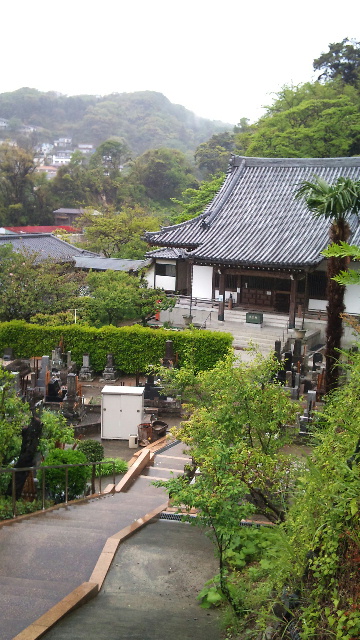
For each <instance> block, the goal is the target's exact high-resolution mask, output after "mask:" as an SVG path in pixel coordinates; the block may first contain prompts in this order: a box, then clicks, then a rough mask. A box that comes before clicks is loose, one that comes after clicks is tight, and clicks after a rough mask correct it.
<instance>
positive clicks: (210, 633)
mask: <svg viewBox="0 0 360 640" xmlns="http://www.w3.org/2000/svg"><path fill="white" fill-rule="evenodd" d="M217 571H218V566H217V561H216V558H215V556H214V550H213V546H212V544H211V542H210V540H208V539H207V538H206V536H205V535H204V533H203V532H201V531H200V530H199V529H197V528H195V527H193V526H191V525H189V524H184V523H180V522H169V521H164V520H157V521H152V523H151V524H148V525H146V527H144V528H143V529H141V530H139V531H138V532H136V533H135V534H134V535H133V536H132V537H131V538H129V539H128V540H126V541H125V542H124V543H123V544H121V545H120V547H119V550H118V552H117V554H116V556H115V559H114V561H113V564H112V566H111V569H110V572H109V573H108V576H107V578H106V580H105V583H104V585H103V589H102V591H101V592H100V593H99V595H98V596H97V597H96V598H95V599H93V600H91V601H90V602H88V603H87V604H85V605H84V606H82V607H81V608H80V609H78V610H76V611H74V612H73V613H71V614H70V615H69V616H67V617H66V618H65V619H64V620H62V621H60V622H59V623H58V624H57V625H56V626H55V627H54V628H53V629H51V630H50V631H49V632H48V633H47V634H46V635H45V636H44V638H45V639H46V640H89V639H93V638H94V639H95V638H96V640H162V639H165V638H171V640H190V639H191V640H203V639H204V638H206V640H220V636H221V634H220V629H219V624H218V612H217V611H214V610H206V609H202V608H201V607H200V606H199V604H198V602H197V600H196V596H197V594H198V593H199V591H200V590H201V589H202V588H203V586H204V583H205V582H206V581H207V580H209V579H211V578H212V577H213V576H214V575H215V574H216V573H217Z"/></svg>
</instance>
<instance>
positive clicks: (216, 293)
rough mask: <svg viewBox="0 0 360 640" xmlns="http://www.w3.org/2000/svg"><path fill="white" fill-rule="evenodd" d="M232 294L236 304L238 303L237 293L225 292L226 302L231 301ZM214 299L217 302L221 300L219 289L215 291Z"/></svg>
mask: <svg viewBox="0 0 360 640" xmlns="http://www.w3.org/2000/svg"><path fill="white" fill-rule="evenodd" d="M230 293H231V295H232V297H233V300H234V302H236V299H237V297H236V296H237V294H236V291H225V300H229V298H230ZM214 297H215V300H217V299H218V298H219V289H215V293H214Z"/></svg>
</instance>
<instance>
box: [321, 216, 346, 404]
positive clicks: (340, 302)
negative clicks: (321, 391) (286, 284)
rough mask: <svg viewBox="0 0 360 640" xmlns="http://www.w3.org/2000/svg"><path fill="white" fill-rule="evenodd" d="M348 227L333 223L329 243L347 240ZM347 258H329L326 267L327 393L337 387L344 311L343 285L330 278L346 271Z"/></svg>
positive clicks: (344, 223)
mask: <svg viewBox="0 0 360 640" xmlns="http://www.w3.org/2000/svg"><path fill="white" fill-rule="evenodd" d="M349 233H350V230H349V225H348V224H347V222H346V221H345V220H343V219H340V220H339V221H338V222H333V224H332V225H331V228H330V241H331V243H333V242H334V243H336V244H339V243H340V242H346V241H347V240H348V238H349ZM347 267H348V258H329V259H328V266H327V277H328V281H327V299H328V306H327V308H326V310H327V326H326V352H325V358H326V372H325V391H326V393H329V392H330V391H333V390H334V389H336V388H337V387H338V384H339V375H340V363H339V356H340V353H339V350H340V348H341V336H342V332H343V321H342V314H343V313H344V311H345V304H344V296H345V287H344V285H341V284H338V283H337V282H335V281H334V280H332V278H333V277H334V276H336V275H338V273H339V272H340V271H346V270H347Z"/></svg>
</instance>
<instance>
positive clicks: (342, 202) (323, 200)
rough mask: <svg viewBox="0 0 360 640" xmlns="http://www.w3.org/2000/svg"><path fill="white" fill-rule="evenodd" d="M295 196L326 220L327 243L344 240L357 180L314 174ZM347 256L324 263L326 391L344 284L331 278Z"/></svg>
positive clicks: (336, 368)
mask: <svg viewBox="0 0 360 640" xmlns="http://www.w3.org/2000/svg"><path fill="white" fill-rule="evenodd" d="M295 197H296V198H304V200H305V202H306V205H307V207H308V209H309V211H311V212H312V213H313V214H314V215H315V216H316V217H324V218H325V219H326V220H330V222H331V224H330V229H329V234H330V242H331V243H335V244H340V243H341V242H346V241H347V240H348V238H349V235H350V227H349V224H348V218H349V217H350V215H351V214H356V215H358V214H359V212H360V181H357V182H355V181H353V180H351V179H350V178H344V177H340V178H338V180H337V181H336V182H335V183H334V184H328V183H327V182H326V181H325V180H323V179H322V178H319V177H317V176H316V177H315V180H314V182H308V181H303V182H302V183H301V185H300V187H299V188H298V189H297V191H296V194H295ZM348 261H349V259H348V258H347V257H343V256H340V257H339V256H335V257H330V258H329V259H328V263H327V278H328V281H327V299H328V305H327V308H326V310H327V326H326V352H325V360H326V372H325V390H326V392H327V393H328V392H329V391H332V390H333V389H335V388H336V387H337V386H338V382H339V373H340V364H339V361H338V358H339V349H340V346H341V336H342V331H343V325H342V314H343V313H344V311H345V305H344V295H345V287H344V286H343V285H341V284H338V283H337V282H336V281H335V280H333V278H334V276H336V275H337V274H338V273H339V272H340V271H346V270H347V265H348Z"/></svg>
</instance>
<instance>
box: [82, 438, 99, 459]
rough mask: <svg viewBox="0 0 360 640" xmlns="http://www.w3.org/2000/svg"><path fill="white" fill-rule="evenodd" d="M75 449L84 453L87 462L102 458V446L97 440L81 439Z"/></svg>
mask: <svg viewBox="0 0 360 640" xmlns="http://www.w3.org/2000/svg"><path fill="white" fill-rule="evenodd" d="M77 450H78V451H81V452H82V453H84V454H85V456H86V460H87V461H88V462H99V460H103V458H104V447H103V446H102V444H100V442H97V440H82V441H81V442H79V444H78V446H77Z"/></svg>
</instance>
